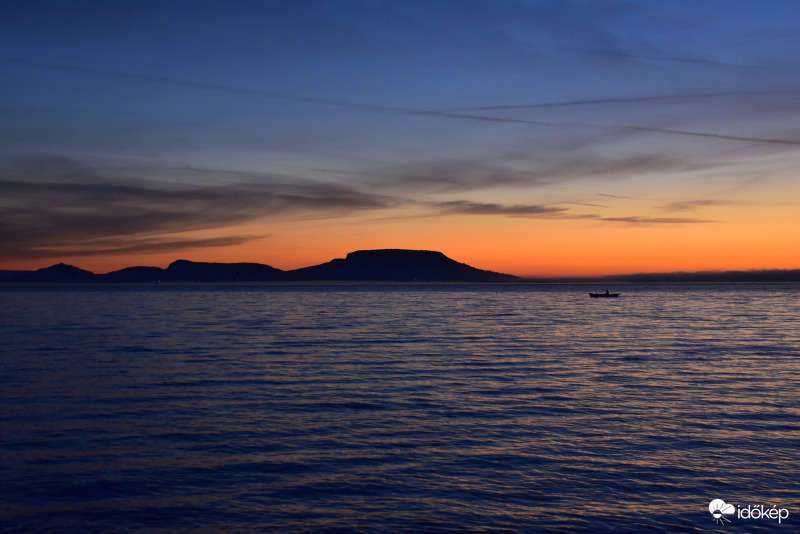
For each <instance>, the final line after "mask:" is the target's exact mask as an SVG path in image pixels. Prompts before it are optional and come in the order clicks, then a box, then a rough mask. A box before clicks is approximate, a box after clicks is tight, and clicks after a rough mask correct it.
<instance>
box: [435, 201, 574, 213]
mask: <svg viewBox="0 0 800 534" xmlns="http://www.w3.org/2000/svg"><path fill="white" fill-rule="evenodd" d="M432 205H433V206H434V207H436V208H439V209H442V210H444V211H445V212H447V213H459V214H466V215H507V216H512V217H542V216H557V215H562V214H564V213H565V212H566V211H567V210H566V208H554V207H549V206H540V205H536V204H515V205H512V206H505V205H503V204H496V203H493V202H470V201H467V200H451V201H446V202H435V203H432Z"/></svg>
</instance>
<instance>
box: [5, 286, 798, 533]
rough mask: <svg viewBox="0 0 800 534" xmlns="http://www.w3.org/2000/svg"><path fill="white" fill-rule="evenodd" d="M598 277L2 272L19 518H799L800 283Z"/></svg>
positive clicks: (430, 527) (550, 524)
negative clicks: (395, 278) (162, 281)
mask: <svg viewBox="0 0 800 534" xmlns="http://www.w3.org/2000/svg"><path fill="white" fill-rule="evenodd" d="M595 289H605V288H594V287H587V286H579V285H574V286H573V285H548V286H536V285H509V286H492V285H485V286H478V285H476V286H472V285H452V286H426V285H423V286H403V285H396V286H288V287H287V286H259V285H255V286H247V285H244V286H191V285H189V286H172V287H170V286H166V287H161V286H143V287H135V286H119V287H69V286H62V287H46V286H42V287H5V288H2V289H0V339H2V345H1V346H0V351H2V356H1V362H0V394H1V395H2V406H3V410H2V413H1V414H0V431H1V432H2V434H0V447H1V452H2V458H0V462H2V463H1V464H0V465H2V472H1V473H0V474H2V477H0V495H2V496H3V497H2V503H1V504H0V516H1V517H2V524H0V530H2V531H4V532H20V533H23V532H24V533H31V532H82V533H83V532H87V533H88V532H92V533H99V532H114V533H118V532H131V533H145V532H146V533H167V532H169V533H190V532H191V533H213V532H231V533H262V532H289V533H300V532H325V533H334V532H342V533H344V532H364V533H371V532H376V533H378V532H380V533H384V532H385V533H417V532H486V533H489V532H492V533H494V532H777V531H782V532H792V531H797V530H798V526H800V476H799V475H800V467H799V466H800V407H799V406H800V298H799V297H800V286H798V285H755V284H754V285H731V286H715V285H697V286H672V285H663V286H658V285H653V286H644V285H639V286H637V285H631V286H619V287H614V288H611V289H613V290H615V291H616V290H619V291H621V292H622V297H620V298H619V299H589V298H588V295H587V294H586V293H587V291H589V290H595ZM717 498H719V499H723V500H725V501H726V502H727V503H732V504H734V506H735V507H736V508H737V510H738V512H737V514H741V510H742V509H744V508H745V507H747V509H748V510H750V511H751V512H749V513H748V515H751V516H754V515H755V513H754V512H752V510H754V509H755V508H754V507H756V506H763V509H764V510H767V509H772V507H773V506H774V507H775V510H776V512H777V510H785V511H786V513H788V517H785V518H781V522H780V523H779V522H778V520H777V519H773V518H771V517H759V518H754V517H747V515H745V516H741V515H738V516H737V515H736V514H734V515H730V516H723V518H722V519H721V520H720V521H722V522H723V523H724V524H723V525H717V524H716V523H715V522H714V517H713V516H712V515H711V514H710V513H709V502H710V501H711V500H712V499H717ZM759 515H763V514H759ZM726 519H727V522H725V520H726Z"/></svg>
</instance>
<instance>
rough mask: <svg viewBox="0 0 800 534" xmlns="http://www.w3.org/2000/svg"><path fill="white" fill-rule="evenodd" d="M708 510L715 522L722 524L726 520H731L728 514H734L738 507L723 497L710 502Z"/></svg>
mask: <svg viewBox="0 0 800 534" xmlns="http://www.w3.org/2000/svg"><path fill="white" fill-rule="evenodd" d="M708 511H709V512H711V515H712V516H713V517H714V522H715V523H719V524H720V525H721V524H722V523H724V522H726V521H727V522H730V519H728V518H727V517H725V516H726V515H733V514H735V513H736V507H735V506H734V505H732V504H728V503H726V502H725V501H723V500H722V499H714V500H713V501H711V502H710V503H709V504H708Z"/></svg>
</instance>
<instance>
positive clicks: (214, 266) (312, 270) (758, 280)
mask: <svg viewBox="0 0 800 534" xmlns="http://www.w3.org/2000/svg"><path fill="white" fill-rule="evenodd" d="M769 283H783V284H785V283H800V269H769V270H767V269H764V270H750V271H714V272H712V271H698V272H671V273H638V274H621V275H609V276H599V277H587V276H578V277H553V276H550V277H541V278H539V277H520V276H514V275H510V274H504V273H498V272H494V271H487V270H483V269H478V268H475V267H472V266H470V265H467V264H464V263H460V262H458V261H455V260H453V259H450V258H448V257H447V256H445V255H444V254H442V253H441V252H436V251H429V250H406V249H378V250H360V251H355V252H351V253H349V254H347V256H346V257H345V258H337V259H334V260H331V261H328V262H326V263H322V264H319V265H314V266H310V267H303V268H300V269H293V270H290V271H283V270H281V269H277V268H274V267H271V266H269V265H265V264H261V263H212V262H193V261H188V260H177V261H174V262H172V263H171V264H170V265H169V266H168V267H167V268H166V269H162V268H160V267H143V266H136V267H126V268H124V269H119V270H117V271H112V272H109V273H105V274H95V273H93V272H91V271H86V270H83V269H80V268H78V267H75V266H72V265H67V264H64V263H59V264H57V265H52V266H50V267H45V268H43V269H38V270H35V271H19V270H13V271H11V270H0V284H2V285H39V284H79V285H143V284H150V285H153V284H155V285H171V284H238V285H242V284H259V285H285V286H303V285H386V284H391V285H420V284H425V285H431V284H502V285H507V284H526V285H531V284H586V285H589V284H592V285H603V286H614V285H615V284H769Z"/></svg>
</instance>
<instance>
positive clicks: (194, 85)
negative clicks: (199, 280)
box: [0, 56, 800, 146]
mask: <svg viewBox="0 0 800 534" xmlns="http://www.w3.org/2000/svg"><path fill="white" fill-rule="evenodd" d="M0 61H3V62H7V63H17V64H20V65H26V66H29V67H36V68H43V69H50V70H62V71H71V72H78V73H83V74H91V75H96V76H106V77H114V78H121V79H127V80H132V81H139V82H147V83H158V84H168V85H175V86H181V87H186V88H190V89H197V90H203V91H214V92H221V93H233V94H238V95H242V96H252V97H262V98H272V99H278V100H286V101H293V102H304V103H309V104H318V105H326V106H339V107H349V108H355V109H361V110H367V111H376V112H386V113H399V114H405V115H417V116H425V117H432V118H441V119H449V120H459V121H472V122H488V123H508V124H520V125H525V124H527V125H531V126H539V127H541V126H544V127H548V128H559V129H563V128H579V129H587V128H589V129H614V130H619V131H636V132H646V133H661V134H668V135H676V136H684V137H703V138H708V139H718V140H724V141H737V142H747V143H758V144H768V145H784V146H800V140H796V139H781V138H771V137H758V136H739V135H730V134H725V133H718V132H702V131H691V130H682V129H677V128H676V129H671V128H658V127H650V126H645V125H634V124H592V123H583V122H570V121H545V120H536V119H524V118H519V117H498V116H493V115H482V114H475V113H465V112H457V111H442V110H436V109H421V108H414V107H405V106H389V105H380V104H369V103H362V102H353V101H347V100H341V99H331V98H320V97H313V96H308V95H302V94H296V93H285V92H279V91H269V90H262V89H256V88H248V87H241V86H232V85H224V84H212V83H203V82H196V81H192V80H185V79H179V78H173V77H166V76H156V75H150V74H144V73H136V72H124V71H115V70H109V69H97V68H90V67H83V66H80V65H67V64H60V63H52V62H44V61H37V60H30V59H25V58H17V57H9V56H0ZM644 98H647V97H644ZM483 109H485V110H488V109H491V107H484V108H483ZM495 109H499V108H495Z"/></svg>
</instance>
